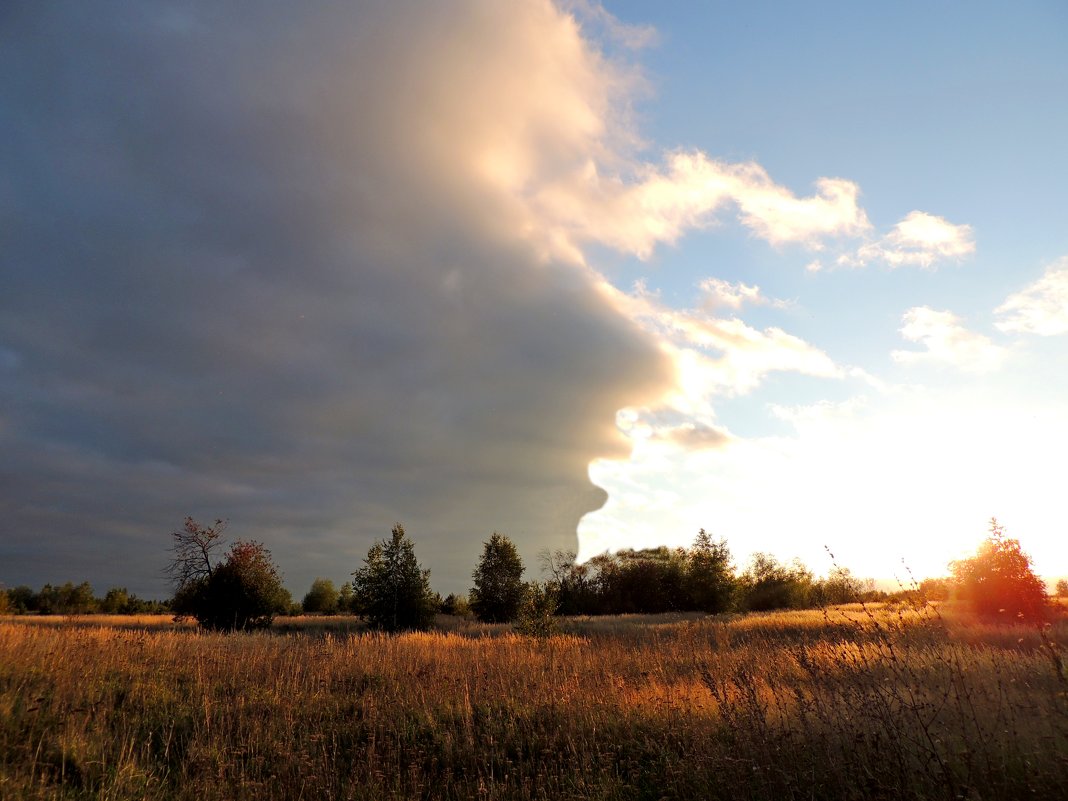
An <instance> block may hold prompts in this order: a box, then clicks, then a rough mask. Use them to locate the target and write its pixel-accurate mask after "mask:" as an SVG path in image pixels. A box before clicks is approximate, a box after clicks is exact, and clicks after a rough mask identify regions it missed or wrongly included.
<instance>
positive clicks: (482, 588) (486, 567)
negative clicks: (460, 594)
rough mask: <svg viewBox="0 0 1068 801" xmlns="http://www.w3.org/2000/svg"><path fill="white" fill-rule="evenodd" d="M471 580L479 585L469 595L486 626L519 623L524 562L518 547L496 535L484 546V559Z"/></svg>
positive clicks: (522, 593) (479, 562)
mask: <svg viewBox="0 0 1068 801" xmlns="http://www.w3.org/2000/svg"><path fill="white" fill-rule="evenodd" d="M471 577H472V578H473V579H474V581H475V586H474V587H472V588H471V592H470V594H469V599H470V606H471V610H472V611H473V612H474V613H475V616H476V617H477V618H478V619H479V620H481V621H482V622H484V623H508V622H510V621H512V620H515V618H516V615H517V614H519V607H520V605H521V604H522V603H523V596H524V589H525V588H524V585H523V560H522V559H521V558H520V556H519V551H518V550H516V547H515V544H514V543H513V542H512V541H511V540H510V539H508V538H507V537H505V536H503V535H501V534H498V533H496V532H494V533H493V536H491V537H490V539H489V542H487V543H484V545H483V550H482V557H481V558H480V559H479V561H478V567H476V568H475V571H474V573H472V574H471Z"/></svg>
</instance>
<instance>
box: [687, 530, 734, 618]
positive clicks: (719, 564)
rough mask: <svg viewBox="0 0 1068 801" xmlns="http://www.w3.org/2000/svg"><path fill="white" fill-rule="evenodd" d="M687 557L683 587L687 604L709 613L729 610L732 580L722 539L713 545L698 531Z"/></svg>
mask: <svg viewBox="0 0 1068 801" xmlns="http://www.w3.org/2000/svg"><path fill="white" fill-rule="evenodd" d="M687 556H688V560H687V565H686V579H685V586H686V591H687V594H688V595H689V596H690V605H691V606H693V607H694V608H696V609H699V610H701V611H702V612H708V613H710V614H718V613H719V612H726V611H727V610H728V609H730V607H731V603H732V602H733V600H734V591H735V578H734V565H733V564H732V563H731V552H730V549H729V548H728V547H727V543H726V542H725V541H723V540H720V541H719V542H713V541H712V537H710V536H709V535H708V533H707V532H706V531H705V530H704V529H701V530H700V531H699V532H697V536H696V537H695V538H694V541H693V547H691V548H690V550H689V552H688V554H687Z"/></svg>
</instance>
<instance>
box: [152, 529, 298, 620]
mask: <svg viewBox="0 0 1068 801" xmlns="http://www.w3.org/2000/svg"><path fill="white" fill-rule="evenodd" d="M224 528H225V523H224V522H223V521H221V520H216V521H215V525H214V526H211V527H205V526H201V525H200V524H198V523H197V522H196V521H195V520H193V518H191V517H187V518H186V519H185V526H184V527H183V529H182V530H181V531H176V532H173V534H172V537H173V538H174V546H173V547H172V552H173V553H174V556H173V557H172V561H171V564H170V566H169V567H168V572H169V573H170V574H171V576H172V577H173V580H174V583H175V585H176V589H175V593H174V598H173V599H172V600H171V610H172V611H173V612H174V615H175V617H176V618H182V617H193V618H195V619H196V621H197V622H198V623H199V624H200V625H202V626H204V627H205V628H209V629H217V630H220V631H234V630H248V629H256V628H265V627H267V626H270V625H271V621H272V620H274V616H275V615H277V614H282V613H284V612H286V611H287V610H288V609H289V606H290V604H291V603H292V599H291V598H290V596H289V592H288V591H287V590H286V588H285V587H283V586H282V577H281V574H280V573H279V572H278V568H277V567H276V566H275V564H274V561H273V560H272V559H271V552H270V551H269V550H267V548H266V547H264V545H263V544H262V543H259V542H256V541H254V540H249V541H244V540H238V541H237V542H235V543H234V544H233V545H232V546H231V547H230V551H229V552H228V553H227V554H226V557H225V558H224V559H223V561H222V562H221V563H216V562H215V560H214V558H213V556H214V552H215V551H216V550H217V549H218V547H219V546H220V545H221V544H222V543H221V534H222V531H223V529H224Z"/></svg>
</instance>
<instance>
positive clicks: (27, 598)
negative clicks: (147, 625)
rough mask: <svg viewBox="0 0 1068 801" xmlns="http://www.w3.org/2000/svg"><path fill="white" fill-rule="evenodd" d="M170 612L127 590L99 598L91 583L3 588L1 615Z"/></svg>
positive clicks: (164, 605)
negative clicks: (35, 590) (38, 588)
mask: <svg viewBox="0 0 1068 801" xmlns="http://www.w3.org/2000/svg"><path fill="white" fill-rule="evenodd" d="M168 611H169V606H168V604H167V603H165V602H161V601H149V600H145V599H144V598H138V597H137V596H136V595H134V594H133V593H131V592H128V591H127V590H126V588H125V587H112V588H111V589H110V590H108V591H107V592H106V593H105V594H104V595H103V596H101V597H97V596H96V595H95V594H94V592H93V587H92V585H91V584H90V583H89V582H88V581H83V582H82V583H81V584H74V583H73V582H71V581H68V582H67V583H66V584H61V585H59V586H53V585H52V584H45V585H44V586H43V587H41V589H40V590H38V591H37V592H34V590H33V588H32V587H28V586H26V585H24V584H23V585H19V586H17V587H11V588H9V589H7V590H4V589H0V614H9V615H11V614H13V615H25V614H39V615H90V614H102V615H158V614H164V613H166V612H168Z"/></svg>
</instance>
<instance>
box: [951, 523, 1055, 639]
mask: <svg viewBox="0 0 1068 801" xmlns="http://www.w3.org/2000/svg"><path fill="white" fill-rule="evenodd" d="M950 570H951V571H952V572H953V578H954V583H955V585H956V588H957V595H958V597H959V598H960V599H961V600H964V601H967V602H969V603H970V604H971V605H972V608H973V609H974V610H975V611H976V612H977V613H978V614H980V615H982V616H984V617H991V618H997V619H999V620H1005V621H1035V620H1041V619H1043V618H1044V617H1045V616H1046V612H1047V611H1048V606H1047V604H1048V598H1047V596H1046V587H1045V584H1044V583H1043V582H1042V579H1040V578H1039V577H1038V576H1037V575H1035V572H1034V570H1033V569H1032V568H1031V557H1029V556H1028V555H1027V554H1025V553H1024V552H1023V550H1022V549H1021V548H1020V541H1019V540H1015V539H1009V538H1006V537H1005V532H1004V529H1003V527H1002V526H1000V525H999V524H998V521H997V518H991V519H990V534H989V536H987V538H986V539H985V540H984V541H983V543H982V544H981V545H980V546H979V550H978V551H977V552H976V554H975V556H973V557H971V558H969V559H961V560H959V561H956V562H953V563H951V564H950Z"/></svg>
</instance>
